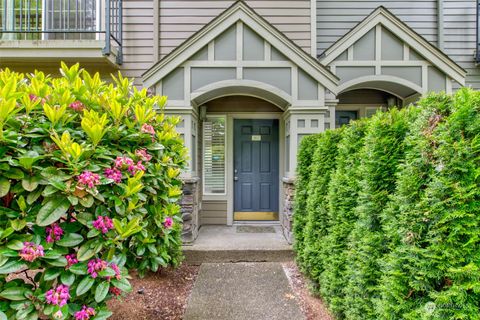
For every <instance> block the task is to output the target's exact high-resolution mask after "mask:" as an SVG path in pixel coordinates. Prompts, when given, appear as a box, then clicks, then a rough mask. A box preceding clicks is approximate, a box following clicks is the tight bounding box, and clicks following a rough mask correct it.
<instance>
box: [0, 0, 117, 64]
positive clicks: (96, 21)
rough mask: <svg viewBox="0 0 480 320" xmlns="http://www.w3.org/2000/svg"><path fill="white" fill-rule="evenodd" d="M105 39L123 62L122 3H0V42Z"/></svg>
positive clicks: (107, 0) (60, 0)
mask: <svg viewBox="0 0 480 320" xmlns="http://www.w3.org/2000/svg"><path fill="white" fill-rule="evenodd" d="M71 39H82V40H83V39H97V40H104V41H105V47H104V49H103V51H102V52H103V54H105V55H110V54H111V53H112V49H113V48H115V49H116V51H117V52H116V57H117V63H119V64H121V63H122V0H0V40H71Z"/></svg>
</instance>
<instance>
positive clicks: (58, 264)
mask: <svg viewBox="0 0 480 320" xmlns="http://www.w3.org/2000/svg"><path fill="white" fill-rule="evenodd" d="M47 262H48V264H50V265H52V266H54V267H66V266H67V263H68V262H67V259H65V257H59V258H57V259H54V260H48V261H47Z"/></svg>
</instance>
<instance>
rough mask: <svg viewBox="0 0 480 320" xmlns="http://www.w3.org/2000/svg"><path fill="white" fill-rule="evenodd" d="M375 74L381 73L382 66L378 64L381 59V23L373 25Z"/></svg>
mask: <svg viewBox="0 0 480 320" xmlns="http://www.w3.org/2000/svg"><path fill="white" fill-rule="evenodd" d="M375 61H376V62H377V64H376V65H375V74H376V75H380V74H382V67H381V65H380V63H381V61H382V25H381V24H377V25H376V26H375Z"/></svg>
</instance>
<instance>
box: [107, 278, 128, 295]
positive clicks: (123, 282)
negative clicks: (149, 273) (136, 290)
mask: <svg viewBox="0 0 480 320" xmlns="http://www.w3.org/2000/svg"><path fill="white" fill-rule="evenodd" d="M111 282H112V284H113V285H114V286H115V287H117V288H118V289H120V290H122V291H123V292H130V291H131V290H132V285H131V284H130V282H128V280H127V279H126V278H121V279H120V280H117V279H112V280H111Z"/></svg>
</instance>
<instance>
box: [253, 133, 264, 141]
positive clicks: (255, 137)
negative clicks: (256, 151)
mask: <svg viewBox="0 0 480 320" xmlns="http://www.w3.org/2000/svg"><path fill="white" fill-rule="evenodd" d="M252 141H262V136H261V135H259V134H254V135H253V136H252Z"/></svg>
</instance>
